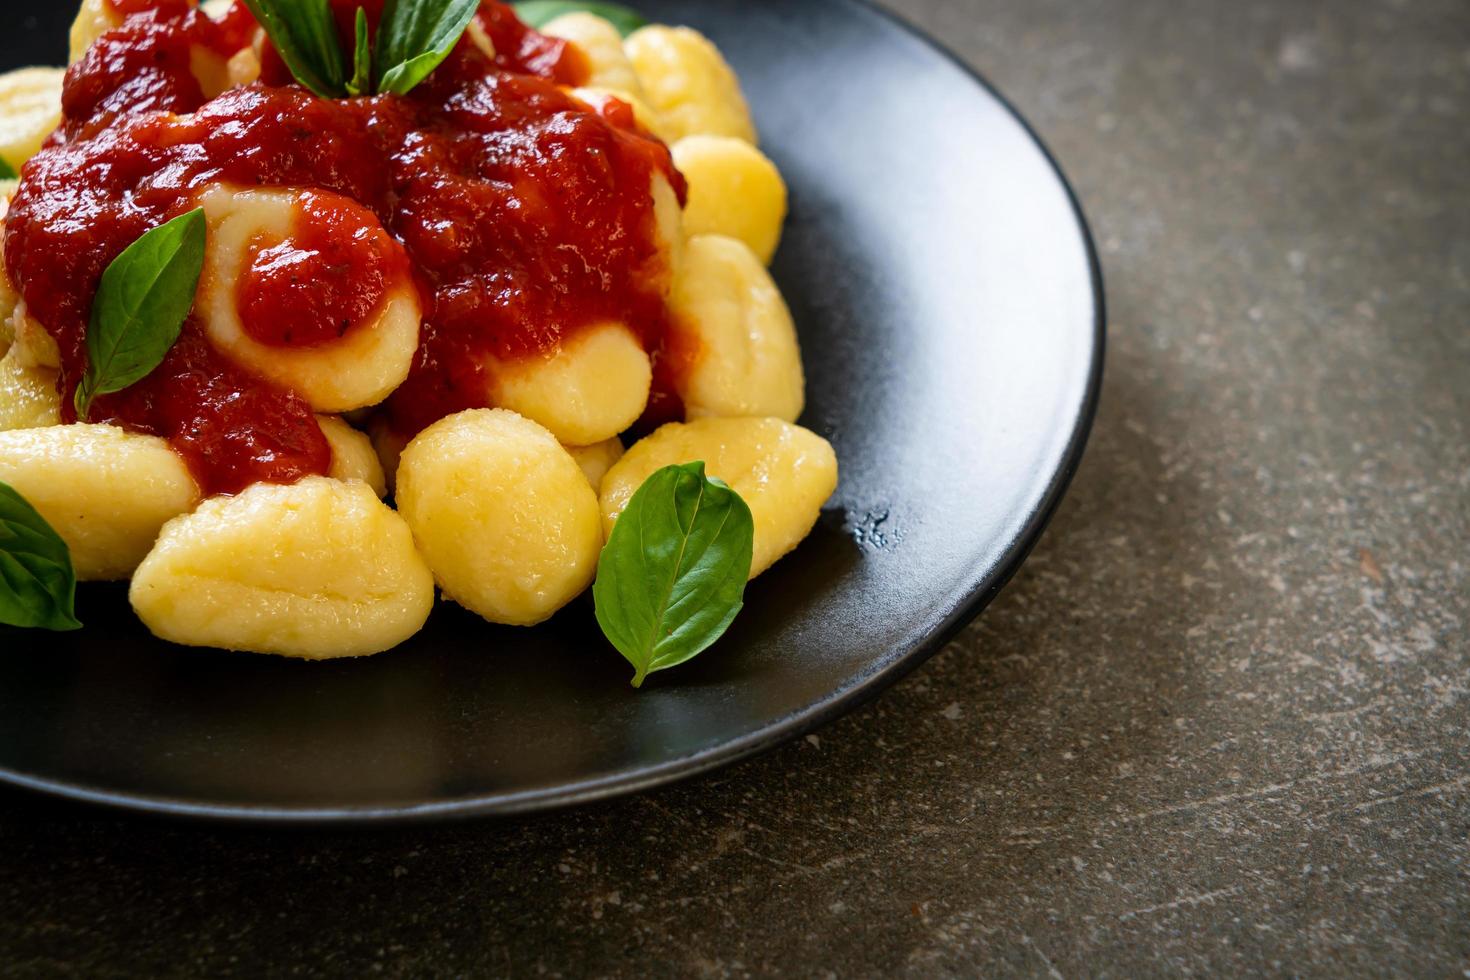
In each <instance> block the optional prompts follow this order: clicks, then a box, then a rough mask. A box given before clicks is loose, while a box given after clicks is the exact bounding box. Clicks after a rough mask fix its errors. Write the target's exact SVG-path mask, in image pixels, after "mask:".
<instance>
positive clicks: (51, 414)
mask: <svg viewBox="0 0 1470 980" xmlns="http://www.w3.org/2000/svg"><path fill="white" fill-rule="evenodd" d="M60 423H61V395H60V393H59V392H57V390H56V372H55V371H52V370H50V369H48V368H38V367H29V366H27V365H24V364H22V363H21V361H20V349H19V348H11V349H10V350H9V351H8V352H7V353H6V354H5V356H4V357H0V432H9V431H12V430H15V429H39V428H42V427H43V426H48V425H59V424H60Z"/></svg>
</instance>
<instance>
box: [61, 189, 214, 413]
mask: <svg viewBox="0 0 1470 980" xmlns="http://www.w3.org/2000/svg"><path fill="white" fill-rule="evenodd" d="M204 241H205V220H204V210H203V209H202V208H196V209H194V210H193V211H190V212H189V213H188V214H185V215H182V216H180V217H177V218H175V219H174V220H172V221H170V222H168V223H167V224H163V225H159V226H158V227H157V228H154V229H153V230H152V231H150V232H148V233H147V234H145V235H143V237H141V238H139V239H138V240H137V241H136V242H134V243H133V244H131V245H129V246H128V247H127V248H126V249H125V250H124V251H123V253H122V254H121V255H119V256H118V257H117V258H116V259H113V261H112V264H111V265H109V266H108V267H107V271H106V272H104V273H102V282H101V284H100V285H99V286H98V287H97V296H96V298H95V299H93V300H92V319H91V322H90V324H89V325H88V327H87V373H86V376H85V377H83V378H82V381H81V384H79V385H78V386H77V391H76V398H75V404H76V409H77V418H78V419H80V420H82V421H84V422H85V421H86V420H87V415H88V413H89V412H90V411H91V408H92V400H93V399H95V398H96V397H97V396H98V395H105V394H108V393H109V392H113V391H121V390H122V389H124V388H126V387H128V386H129V385H131V384H133V383H134V382H137V381H139V380H141V379H143V378H145V377H147V376H148V374H149V373H150V372H152V370H153V369H154V368H156V367H158V365H159V364H160V363H161V362H162V361H163V358H164V355H166V354H167V353H168V351H169V348H170V347H172V346H173V345H174V342H175V341H176V340H178V339H179V331H180V330H182V329H183V326H184V318H185V317H187V316H188V315H189V310H190V309H192V308H193V306H194V292H195V290H196V289H198V287H199V276H200V274H201V272H202V271H203V269H204Z"/></svg>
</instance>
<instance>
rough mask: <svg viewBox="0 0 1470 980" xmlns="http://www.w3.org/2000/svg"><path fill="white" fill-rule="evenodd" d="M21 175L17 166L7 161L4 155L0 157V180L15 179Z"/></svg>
mask: <svg viewBox="0 0 1470 980" xmlns="http://www.w3.org/2000/svg"><path fill="white" fill-rule="evenodd" d="M19 176H20V174H18V173H16V172H15V168H14V167H12V166H11V165H10V164H9V163H7V162H6V160H5V158H4V157H0V180H15V179H16V178H17V177H19Z"/></svg>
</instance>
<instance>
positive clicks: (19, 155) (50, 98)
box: [0, 68, 66, 171]
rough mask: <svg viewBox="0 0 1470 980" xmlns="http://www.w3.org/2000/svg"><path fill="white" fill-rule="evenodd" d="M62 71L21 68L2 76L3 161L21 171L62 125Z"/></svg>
mask: <svg viewBox="0 0 1470 980" xmlns="http://www.w3.org/2000/svg"><path fill="white" fill-rule="evenodd" d="M65 77H66V72H64V71H62V70H61V69H60V68H21V69H19V70H17V71H11V72H6V73H5V74H3V75H0V159H3V160H4V161H5V162H6V163H7V164H9V165H10V169H12V170H15V171H19V170H20V167H21V164H23V163H25V162H26V161H27V160H29V159H30V158H31V157H33V156H35V155H36V151H37V150H39V149H40V148H41V143H42V142H43V141H44V140H45V139H46V137H47V136H50V135H51V131H52V130H53V129H55V128H56V125H57V123H59V122H61V82H62V79H63V78H65Z"/></svg>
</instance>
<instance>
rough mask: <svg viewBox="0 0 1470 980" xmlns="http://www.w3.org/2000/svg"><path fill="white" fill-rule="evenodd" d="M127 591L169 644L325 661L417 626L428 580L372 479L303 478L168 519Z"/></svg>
mask: <svg viewBox="0 0 1470 980" xmlns="http://www.w3.org/2000/svg"><path fill="white" fill-rule="evenodd" d="M128 597H129V599H130V600H131V601H132V604H133V609H134V610H135V611H136V612H137V614H138V617H139V618H140V619H142V620H143V622H144V623H145V624H147V626H148V628H149V629H151V630H152V631H153V632H154V633H155V634H156V635H157V636H159V637H161V638H162V639H165V640H169V641H171V642H174V643H180V644H184V645H186V646H209V647H221V648H224V649H229V650H242V651H247V652H252V653H268V654H276V655H279V656H284V657H297V658H301V659H306V660H326V659H331V658H337V657H361V656H366V655H368V654H373V653H380V652H382V651H384V650H389V649H392V648H393V647H395V646H397V645H398V644H400V643H402V642H403V641H405V640H407V639H408V638H409V637H411V636H413V635H414V634H415V633H417V632H418V631H419V629H421V628H422V627H423V625H424V622H425V621H426V620H427V619H428V618H429V613H430V611H431V610H432V609H433V605H434V580H433V576H432V575H430V574H429V569H428V567H427V566H426V565H425V564H424V560H423V559H422V558H421V557H419V554H418V552H417V551H415V550H414V546H413V538H412V535H410V534H409V530H408V527H407V525H405V524H404V522H403V519H402V518H400V517H399V516H398V515H397V514H395V513H394V512H393V511H392V510H391V509H389V508H388V507H387V506H385V505H384V504H383V503H382V502H381V501H379V500H378V498H377V496H376V495H375V494H374V493H373V491H372V489H371V488H370V487H368V486H367V485H366V484H364V483H358V482H353V483H342V482H340V481H337V480H332V479H329V478H326V477H311V478H309V479H306V480H303V481H301V482H300V483H297V484H294V485H292V486H271V485H268V484H263V483H262V484H256V485H255V486H253V487H251V488H250V489H248V490H246V491H245V492H244V493H242V494H240V495H239V496H238V497H215V498H212V499H210V500H207V501H205V502H204V503H203V504H201V505H200V506H199V508H198V509H197V510H195V511H194V512H193V513H190V514H186V515H183V516H181V517H178V518H176V519H174V520H172V521H170V522H169V523H168V525H167V526H165V527H164V528H163V533H162V534H161V535H160V536H159V539H158V543H157V544H156V545H155V546H154V547H153V549H152V550H151V551H149V553H148V555H147V557H146V558H144V559H143V563H142V564H141V565H140V566H139V568H138V571H137V573H136V574H135V575H134V576H133V584H132V586H131V588H130V589H129V592H128Z"/></svg>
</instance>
